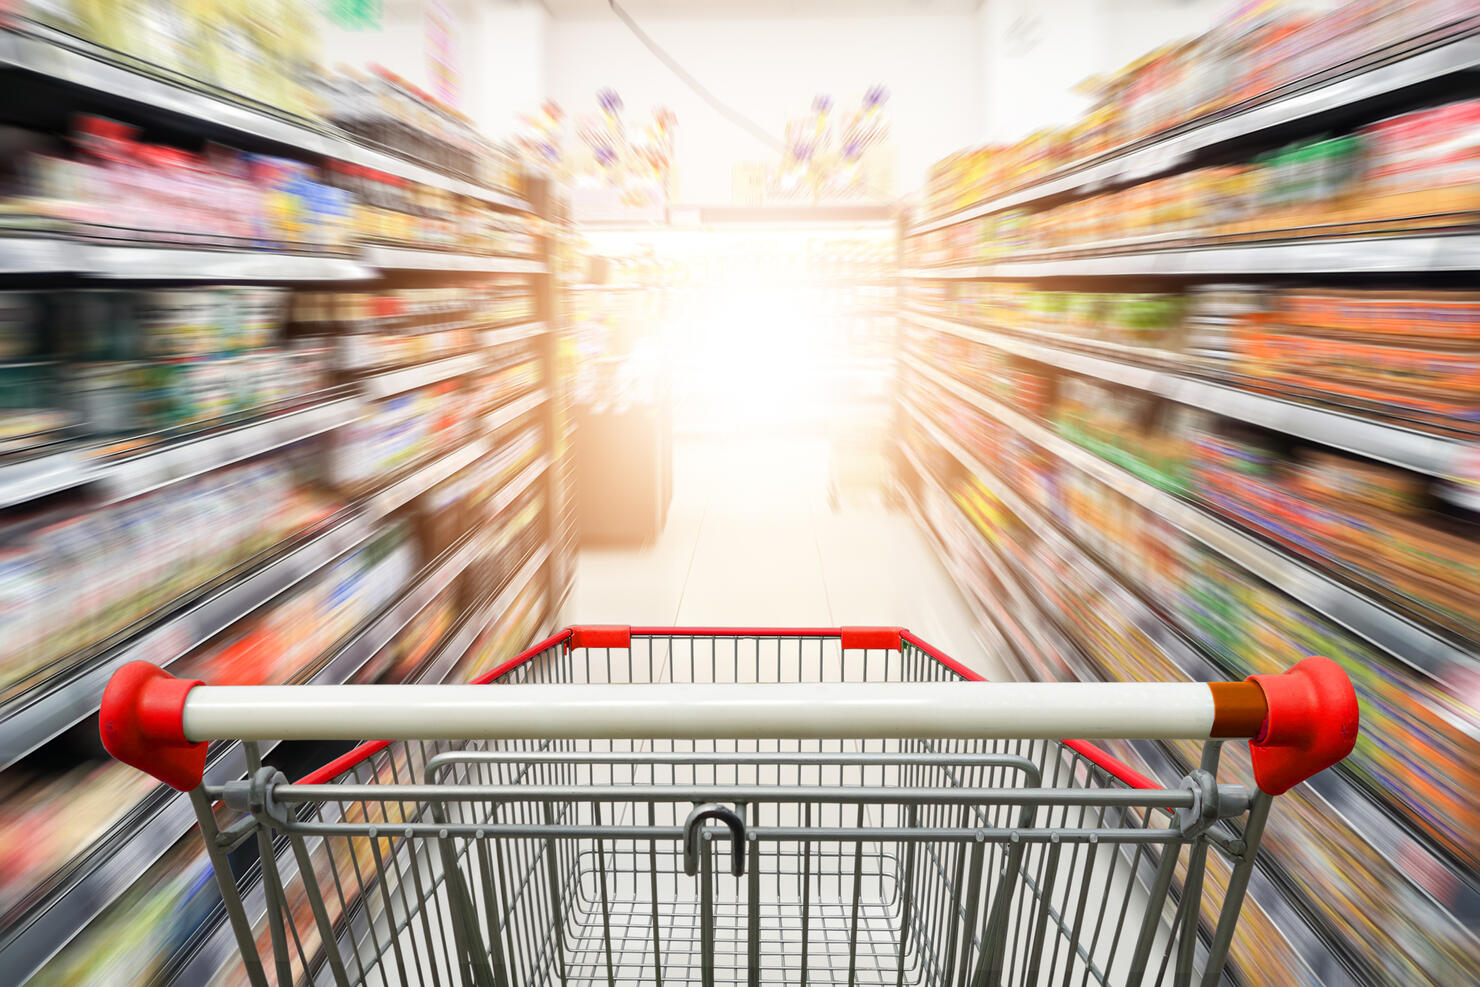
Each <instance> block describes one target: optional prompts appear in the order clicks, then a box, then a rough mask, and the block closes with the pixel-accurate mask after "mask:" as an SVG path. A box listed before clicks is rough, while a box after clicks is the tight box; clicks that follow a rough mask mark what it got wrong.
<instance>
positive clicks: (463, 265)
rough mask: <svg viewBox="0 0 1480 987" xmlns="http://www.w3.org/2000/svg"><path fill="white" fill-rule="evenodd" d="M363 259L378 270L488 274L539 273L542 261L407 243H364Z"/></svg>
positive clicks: (543, 269) (542, 267)
mask: <svg viewBox="0 0 1480 987" xmlns="http://www.w3.org/2000/svg"><path fill="white" fill-rule="evenodd" d="M364 258H365V263H366V264H368V265H370V266H371V267H374V268H377V269H379V270H382V271H480V272H484V273H490V274H543V273H545V265H544V263H543V262H542V261H539V260H536V259H535V258H532V257H511V256H504V255H499V254H486V255H485V254H459V253H452V252H450V251H441V250H416V249H413V248H410V247H376V246H370V247H366V248H365V251H364Z"/></svg>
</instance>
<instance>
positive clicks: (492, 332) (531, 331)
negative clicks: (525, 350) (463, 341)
mask: <svg viewBox="0 0 1480 987" xmlns="http://www.w3.org/2000/svg"><path fill="white" fill-rule="evenodd" d="M549 331H550V327H549V326H547V325H545V323H543V322H520V323H518V324H516V325H512V326H495V327H494V328H492V329H480V330H479V331H478V343H479V345H480V346H482V347H483V348H484V349H488V348H490V347H493V346H503V345H504V344H505V343H516V342H518V341H519V340H521V339H534V338H536V337H538V336H543V335H545V333H547V332H549Z"/></svg>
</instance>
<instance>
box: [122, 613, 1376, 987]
mask: <svg viewBox="0 0 1480 987" xmlns="http://www.w3.org/2000/svg"><path fill="white" fill-rule="evenodd" d="M102 731H103V737H104V741H105V743H106V744H107V746H108V748H109V750H110V751H112V752H113V753H114V754H115V756H117V757H119V758H120V759H122V760H124V761H127V762H128V763H130V764H133V765H135V766H136V767H139V768H141V769H143V770H145V771H148V772H150V773H151V774H153V775H155V776H156V777H158V778H160V779H161V780H163V781H165V782H167V783H169V784H171V785H173V786H175V787H176V788H179V789H182V790H186V791H189V792H190V793H191V798H192V800H193V802H194V805H195V808H196V812H197V815H198V818H199V820H200V828H201V831H202V833H203V835H204V837H205V843H206V847H207V850H208V851H209V853H210V856H211V860H212V863H213V865H214V866H215V871H216V875H217V879H218V881H219V884H220V887H221V893H222V896H223V897H224V899H225V903H226V910H227V915H228V918H229V921H230V923H231V926H232V930H233V932H234V933H235V936H236V938H237V940H238V943H239V945H240V948H241V955H242V960H243V967H242V970H241V976H242V978H243V979H245V980H247V981H249V982H250V983H252V984H254V985H265V984H266V983H268V982H269V973H271V974H272V975H273V978H274V979H275V980H276V981H277V982H278V983H279V984H281V985H288V984H292V983H303V982H315V983H334V984H340V985H348V984H403V985H410V984H424V983H426V984H444V983H445V984H449V985H451V984H464V985H481V987H503V985H511V984H519V985H525V984H547V983H560V984H591V983H598V982H599V983H606V984H608V985H615V984H618V983H621V984H649V983H652V984H658V983H663V984H704V985H711V984H739V983H746V984H752V985H758V984H779V983H810V984H845V983H846V984H891V985H900V984H905V983H909V984H941V985H946V984H949V985H965V984H971V985H985V984H992V985H996V984H1004V983H1012V984H1038V983H1065V984H1082V983H1089V982H1093V983H1097V984H1135V983H1143V982H1154V983H1176V984H1186V983H1191V982H1193V981H1194V980H1197V981H1198V982H1200V983H1203V984H1213V983H1216V982H1218V980H1219V978H1220V976H1221V972H1222V969H1223V965H1224V961H1225V958H1226V956H1227V951H1228V947H1229V941H1230V938H1231V937H1232V934H1233V929H1234V925H1235V922H1236V921H1237V917H1238V913H1239V909H1240V905H1241V903H1242V899H1243V896H1244V891H1245V887H1246V885H1247V882H1248V879H1249V875H1250V871H1251V869H1252V867H1253V862H1254V856H1255V852H1256V850H1257V848H1258V844H1259V838H1260V835H1261V832H1262V830H1263V827H1264V823H1265V819H1266V816H1267V814H1268V812H1269V808H1270V804H1271V799H1272V796H1274V795H1278V794H1280V793H1282V792H1284V791H1285V790H1286V789H1288V788H1289V787H1291V786H1292V785H1294V784H1296V783H1298V782H1299V781H1301V780H1302V779H1304V778H1306V777H1309V776H1310V775H1311V774H1314V773H1315V772H1317V771H1320V770H1322V769H1324V768H1325V767H1327V766H1329V765H1331V764H1333V763H1335V762H1336V761H1338V760H1340V759H1341V758H1342V757H1344V756H1345V755H1346V754H1347V753H1348V752H1349V751H1350V750H1351V747H1352V744H1353V743H1354V741H1355V738H1356V731H1357V706H1356V699H1355V695H1354V693H1353V691H1352V687H1351V684H1350V682H1349V681H1348V680H1347V678H1346V675H1345V674H1344V673H1343V672H1342V670H1341V669H1340V668H1339V667H1338V666H1337V665H1336V664H1335V663H1333V662H1330V661H1328V660H1326V659H1322V658H1310V659H1306V660H1305V661H1303V662H1301V663H1299V664H1298V665H1296V666H1295V667H1294V668H1292V669H1291V670H1290V671H1288V672H1287V673H1285V674H1283V675H1266V676H1253V677H1252V678H1251V680H1250V681H1247V682H1240V683H1212V684H1205V683H1185V682H1183V683H1162V684H1130V683H1108V684H1106V683H1094V684H1080V683H1068V684H1063V683H1001V684H998V683H983V682H981V681H980V676H977V675H975V674H973V673H972V672H970V671H969V670H967V669H966V668H965V667H963V666H962V665H960V664H959V663H957V662H955V661H953V660H952V659H950V658H948V657H946V656H945V655H943V654H941V653H940V652H938V651H936V650H935V649H933V648H931V647H930V646H929V645H927V644H925V643H924V642H923V641H921V640H920V639H919V638H917V637H915V636H914V635H912V634H910V633H909V632H908V631H903V630H901V629H898V628H841V629H824V628H813V629H764V630H756V629H742V628H638V627H631V628H629V627H575V628H571V629H568V630H565V631H562V632H561V633H559V634H557V635H555V636H554V637H551V638H550V639H548V640H546V641H543V642H541V643H540V644H538V645H536V646H535V647H533V648H531V649H529V650H528V651H526V652H525V653H524V654H522V655H520V656H519V657H517V658H515V659H513V660H512V661H509V662H507V663H506V664H504V665H502V666H500V667H499V668H496V669H494V670H493V671H492V672H491V673H489V674H488V675H486V676H484V677H483V678H482V679H480V680H479V681H477V682H475V683H473V684H470V685H464V686H443V685H428V686H394V685H347V686H251V687H211V686H206V685H202V684H200V683H198V682H189V681H183V680H179V679H175V678H173V677H171V676H169V675H167V674H166V673H164V672H162V671H160V670H159V669H157V668H154V667H153V666H150V665H146V664H142V663H137V664H134V665H130V666H128V667H126V668H124V669H122V670H120V671H119V672H118V673H117V674H116V675H115V677H114V679H113V681H112V682H111V683H110V685H109V687H108V691H107V694H106V696H105V698H104V701H103V716H102ZM1065 735H1074V736H1077V737H1081V738H1089V739H1094V738H1110V737H1114V738H1147V739H1171V738H1177V739H1189V738H1191V739H1198V740H1202V741H1204V747H1203V756H1202V762H1201V765H1200V767H1199V768H1198V769H1196V770H1195V771H1192V772H1191V773H1189V774H1188V775H1187V776H1186V777H1183V778H1180V779H1177V780H1175V781H1173V782H1171V783H1170V784H1166V785H1163V784H1160V783H1158V782H1155V781H1152V780H1151V779H1148V778H1146V777H1143V776H1142V775H1140V774H1138V773H1136V772H1135V771H1133V770H1131V769H1130V768H1128V767H1126V766H1125V765H1124V764H1122V763H1120V762H1119V761H1117V760H1115V759H1114V758H1112V757H1110V756H1108V755H1107V754H1106V753H1105V752H1103V751H1102V750H1100V749H1099V748H1097V747H1095V746H1093V745H1092V744H1091V743H1089V742H1088V740H1086V739H1081V740H1059V739H1058V738H1059V737H1062V736H1065ZM366 736H375V737H380V738H384V739H380V740H376V741H373V742H367V743H363V744H362V745H361V746H359V747H357V748H355V749H354V750H352V751H351V752H350V753H348V754H346V755H344V756H342V757H340V758H338V759H336V760H334V761H333V762H331V763H330V764H328V765H326V766H324V767H323V768H321V769H320V770H318V771H315V772H313V773H312V774H310V775H308V776H307V777H304V778H301V779H299V780H298V781H296V782H290V781H289V780H288V779H287V778H286V777H284V776H283V775H282V774H281V773H280V772H278V771H276V770H274V769H273V768H272V767H265V766H262V764H261V759H260V756H259V755H258V746H257V742H258V741H262V740H268V739H272V740H295V739H296V740H359V739H361V738H363V737H366ZM1233 738H1244V739H1249V742H1250V747H1251V749H1252V752H1253V765H1254V775H1255V780H1256V782H1257V790H1253V791H1251V790H1248V789H1246V788H1245V787H1244V786H1242V785H1230V784H1223V783H1219V782H1218V780H1217V779H1216V772H1217V768H1218V760H1219V751H1220V749H1221V745H1222V743H1223V741H1225V740H1227V739H1233ZM225 739H234V740H242V741H245V742H246V745H247V750H248V755H249V763H250V764H251V765H252V771H251V773H250V776H249V777H247V778H246V779H244V780H240V781H234V782H229V783H227V784H224V785H203V784H202V783H201V776H202V769H203V767H204V763H205V754H206V745H207V743H209V742H211V741H215V740H225ZM217 803H224V805H223V806H221V807H219V809H220V814H219V815H218V807H217V805H216V804H217ZM253 839H255V840H256V841H257V845H258V848H259V852H260V856H261V892H260V893H259V892H257V891H255V890H254V891H253V892H252V893H251V894H246V895H244V894H243V893H242V891H241V890H239V888H238V886H237V884H236V883H235V881H234V880H233V878H232V876H231V870H230V869H229V867H228V866H227V859H226V855H227V854H228V853H229V852H230V851H231V850H232V849H233V848H234V847H236V846H239V845H241V844H242V843H244V842H246V841H248V840H253ZM1210 852H1213V853H1217V854H1221V855H1223V856H1224V857H1226V858H1227V860H1228V862H1229V864H1230V866H1231V878H1230V879H1229V881H1228V882H1227V886H1226V891H1225V893H1224V897H1223V901H1222V902H1221V907H1219V908H1218V909H1217V912H1216V914H1217V921H1216V925H1215V927H1213V928H1211V929H1207V928H1202V927H1201V926H1200V923H1199V914H1200V913H1201V912H1202V910H1203V909H1202V905H1203V898H1204V896H1205V887H1204V883H1203V873H1204V869H1205V866H1206V864H1207V855H1208V854H1209V853H1210ZM256 901H261V902H262V905H261V906H258V907H256V908H251V909H249V907H248V903H250V902H256ZM250 912H258V914H251V913H250ZM1200 929H1201V931H1200ZM264 960H265V962H264Z"/></svg>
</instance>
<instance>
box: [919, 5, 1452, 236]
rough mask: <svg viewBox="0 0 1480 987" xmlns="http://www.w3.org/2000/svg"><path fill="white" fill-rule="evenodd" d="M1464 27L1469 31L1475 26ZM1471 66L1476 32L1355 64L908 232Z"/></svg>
mask: <svg viewBox="0 0 1480 987" xmlns="http://www.w3.org/2000/svg"><path fill="white" fill-rule="evenodd" d="M1469 30H1471V31H1473V30H1474V28H1473V26H1472V27H1470V28H1469ZM1476 68H1480V37H1476V36H1475V35H1474V34H1469V35H1466V36H1463V37H1458V38H1455V39H1453V40H1449V41H1446V42H1445V43H1443V44H1441V45H1439V46H1437V47H1433V48H1430V49H1428V50H1426V51H1420V52H1418V53H1416V54H1412V55H1408V56H1406V57H1403V58H1400V59H1399V60H1397V61H1393V62H1390V63H1388V64H1382V65H1377V66H1375V67H1370V68H1363V69H1359V70H1358V71H1356V72H1354V73H1350V74H1347V75H1344V76H1342V77H1339V78H1336V79H1332V80H1329V81H1322V82H1319V83H1317V84H1315V85H1308V86H1306V87H1304V88H1301V89H1299V90H1297V91H1295V92H1292V93H1290V94H1289V95H1287V96H1283V97H1281V98H1278V99H1274V100H1271V101H1269V102H1265V103H1262V104H1260V105H1257V106H1253V107H1251V108H1249V109H1246V110H1242V111H1236V112H1232V113H1225V114H1222V115H1219V116H1217V117H1216V118H1215V119H1213V120H1210V121H1207V122H1202V123H1195V124H1193V125H1192V126H1191V127H1190V128H1186V129H1183V130H1180V131H1179V132H1177V133H1174V134H1171V135H1169V136H1167V137H1164V138H1160V139H1153V140H1151V141H1150V142H1149V143H1147V142H1143V143H1142V144H1141V145H1140V146H1137V147H1133V148H1130V149H1127V150H1121V151H1112V152H1110V154H1109V156H1104V157H1101V158H1100V159H1099V160H1096V161H1094V162H1092V163H1088V164H1084V165H1074V166H1071V168H1072V170H1070V171H1068V172H1067V173H1065V174H1061V175H1057V176H1054V177H1052V178H1049V179H1048V180H1046V181H1043V182H1040V183H1038V184H1036V185H1033V186H1030V187H1029V188H1025V189H1022V190H1020V191H1016V192H1012V193H1009V194H1007V195H1001V196H997V197H996V198H993V199H989V200H987V201H986V202H983V203H980V204H978V205H975V206H971V207H969V208H966V209H961V210H958V211H956V212H953V213H950V214H948V215H946V216H943V217H940V218H938V219H933V220H929V221H927V222H924V223H920V224H918V225H916V226H914V227H912V228H911V229H910V233H912V234H914V233H928V232H930V231H932V230H938V229H942V228H944V227H947V226H953V225H955V224H956V223H963V222H966V221H968V220H972V219H976V218H978V217H980V216H985V215H988V214H989V213H994V212H1000V211H1001V210H1003V209H1011V208H1014V207H1016V206H1022V205H1027V204H1028V203H1031V202H1037V201H1039V200H1040V199H1047V198H1051V197H1053V196H1059V195H1063V194H1065V193H1068V192H1074V191H1081V190H1082V191H1083V192H1086V193H1088V192H1092V191H1099V190H1101V189H1104V188H1108V187H1110V186H1114V185H1121V184H1126V183H1130V182H1137V181H1142V180H1144V179H1147V178H1150V177H1152V176H1153V175H1159V174H1161V173H1163V172H1166V171H1169V170H1171V169H1173V168H1176V167H1179V166H1181V165H1182V164H1184V163H1186V162H1187V161H1188V160H1189V159H1191V157H1192V156H1193V155H1194V154H1196V153H1198V152H1200V151H1203V150H1206V149H1208V148H1211V147H1215V146H1217V145H1219V144H1226V143H1229V142H1232V141H1235V140H1239V139H1242V138H1246V137H1249V136H1252V135H1255V134H1258V133H1260V132H1262V131H1266V130H1270V129H1272V128H1275V127H1282V126H1287V125H1289V124H1294V123H1300V122H1309V123H1310V124H1311V125H1312V126H1315V125H1316V123H1317V121H1316V120H1315V118H1316V117H1319V116H1322V115H1324V114H1329V113H1331V112H1333V111H1336V110H1345V109H1349V108H1353V107H1356V106H1358V105H1359V104H1361V103H1364V102H1368V101H1370V100H1373V99H1375V98H1377V97H1381V96H1386V95H1388V94H1390V93H1395V92H1398V91H1400V90H1403V89H1408V88H1410V87H1413V86H1417V85H1420V84H1423V83H1426V82H1432V81H1434V80H1437V79H1443V78H1446V77H1448V76H1452V75H1458V74H1460V73H1463V72H1469V71H1473V70H1475V69H1476Z"/></svg>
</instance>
